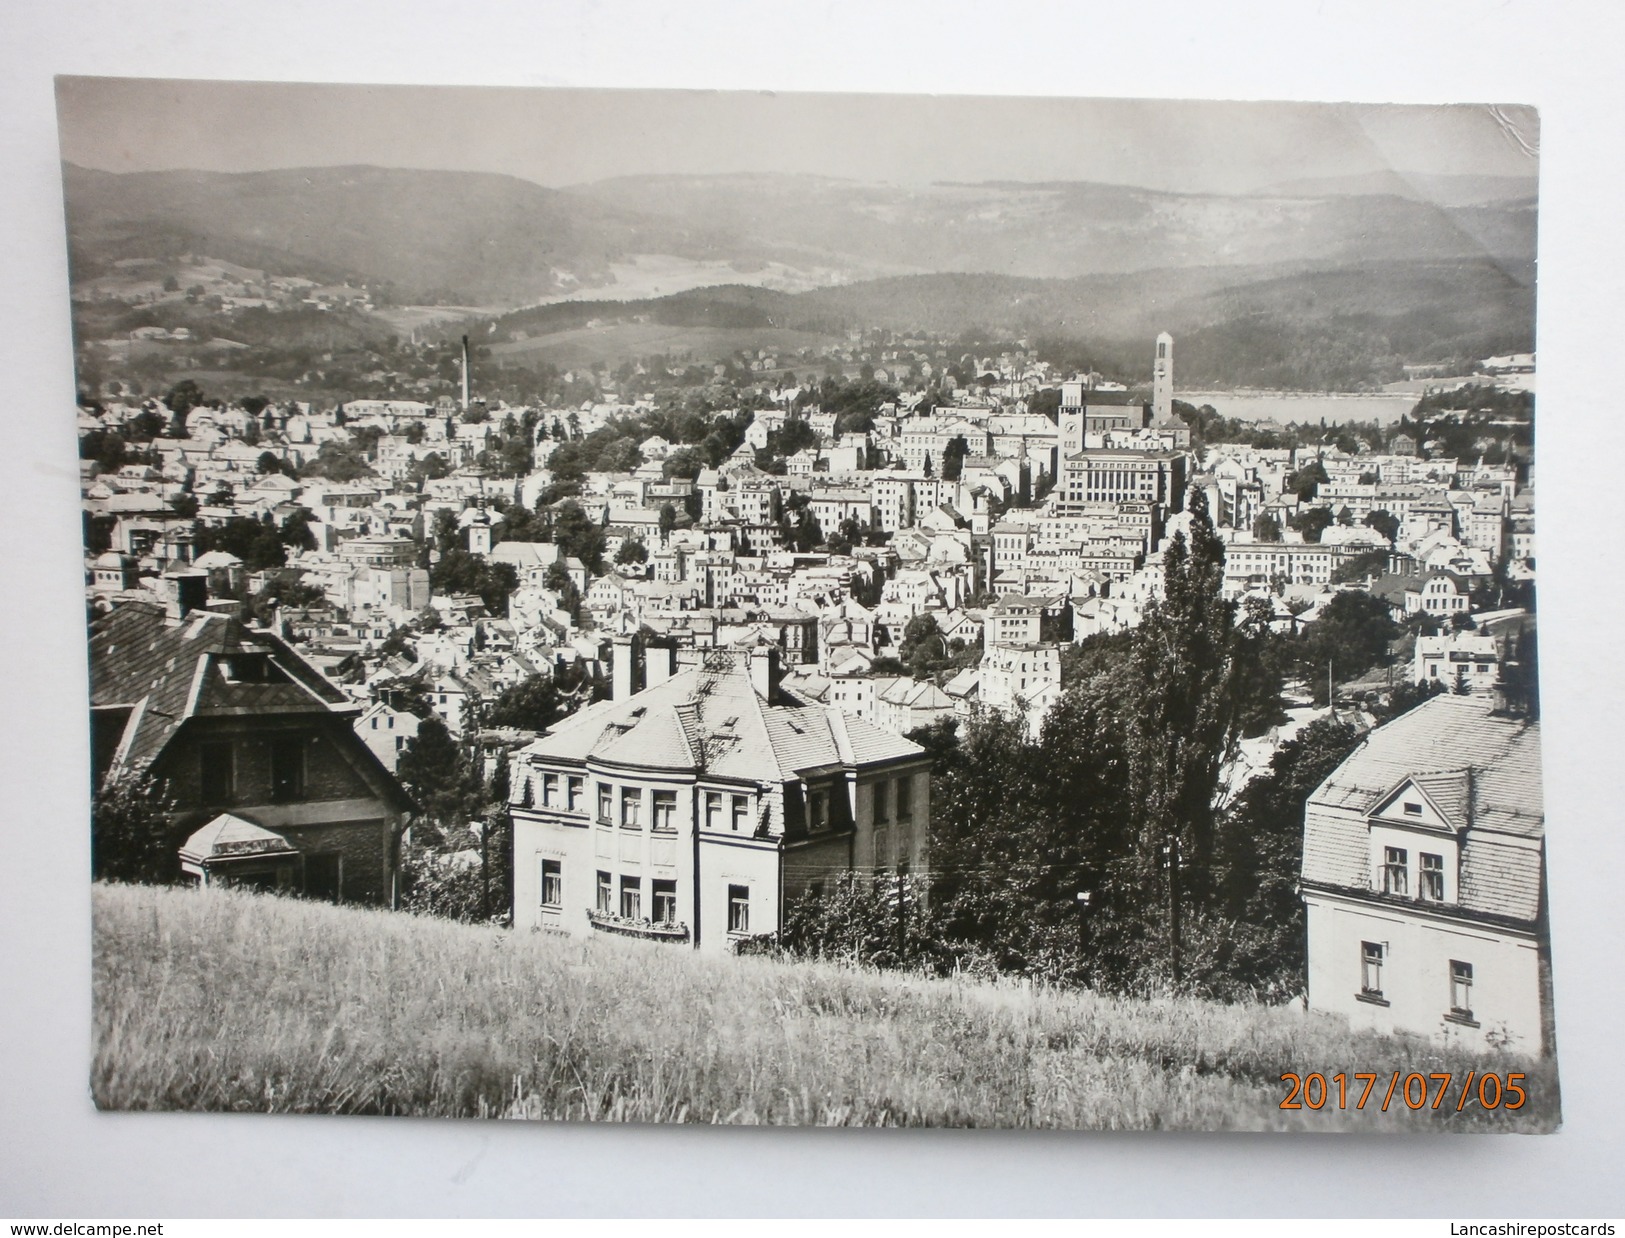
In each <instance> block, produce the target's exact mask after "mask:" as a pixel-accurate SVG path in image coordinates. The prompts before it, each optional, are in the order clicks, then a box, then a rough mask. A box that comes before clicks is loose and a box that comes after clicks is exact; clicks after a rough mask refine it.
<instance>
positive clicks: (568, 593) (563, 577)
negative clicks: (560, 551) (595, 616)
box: [542, 562, 581, 625]
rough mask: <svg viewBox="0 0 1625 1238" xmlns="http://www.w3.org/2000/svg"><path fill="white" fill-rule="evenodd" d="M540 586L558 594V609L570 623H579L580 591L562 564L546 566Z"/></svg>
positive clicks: (556, 563)
mask: <svg viewBox="0 0 1625 1238" xmlns="http://www.w3.org/2000/svg"><path fill="white" fill-rule="evenodd" d="M542 584H543V585H544V586H546V587H547V588H548V589H550V590H552V591H553V592H554V593H556V594H558V598H559V609H560V610H562V611H566V612H567V613H568V614H569V616H570V622H571V623H574V624H577V625H579V624H580V623H581V590H580V589H578V588H576V582H575V581H574V580H573V579H571V577H570V572H569V569H568V568H566V567H565V566H564V564H563V563H560V562H553V563H550V564H548V567H547V571H546V572H545V573H544V574H543V576H542Z"/></svg>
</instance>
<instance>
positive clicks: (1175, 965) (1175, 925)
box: [1162, 836, 1180, 989]
mask: <svg viewBox="0 0 1625 1238" xmlns="http://www.w3.org/2000/svg"><path fill="white" fill-rule="evenodd" d="M1162 858H1163V862H1164V863H1165V864H1166V865H1167V866H1168V935H1169V961H1170V963H1171V964H1172V971H1173V978H1174V988H1176V989H1177V988H1178V987H1179V982H1180V958H1179V947H1180V942H1179V838H1178V837H1177V836H1171V837H1170V838H1169V839H1168V841H1167V842H1165V843H1163V845H1162Z"/></svg>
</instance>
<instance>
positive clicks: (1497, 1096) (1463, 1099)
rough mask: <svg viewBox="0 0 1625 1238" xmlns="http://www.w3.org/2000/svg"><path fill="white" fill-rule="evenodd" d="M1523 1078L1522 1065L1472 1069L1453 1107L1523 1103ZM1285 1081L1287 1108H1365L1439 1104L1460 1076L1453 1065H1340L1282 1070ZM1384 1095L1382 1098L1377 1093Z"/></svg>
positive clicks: (1514, 1106) (1508, 1106) (1525, 1096)
mask: <svg viewBox="0 0 1625 1238" xmlns="http://www.w3.org/2000/svg"><path fill="white" fill-rule="evenodd" d="M1523 1079H1524V1076H1523V1074H1522V1073H1521V1072H1517V1071H1513V1072H1511V1073H1508V1074H1506V1075H1500V1074H1497V1073H1495V1072H1494V1071H1484V1072H1483V1073H1479V1072H1478V1071H1476V1070H1469V1071H1468V1072H1467V1074H1466V1075H1465V1076H1464V1077H1463V1078H1462V1079H1461V1081H1460V1083H1461V1088H1460V1091H1458V1092H1456V1093H1454V1099H1455V1104H1454V1105H1452V1106H1451V1108H1453V1109H1455V1110H1456V1111H1457V1112H1458V1113H1459V1112H1460V1111H1461V1110H1462V1109H1463V1108H1464V1107H1465V1106H1467V1105H1468V1104H1472V1103H1477V1104H1478V1105H1479V1107H1480V1108H1483V1109H1522V1108H1523V1107H1524V1105H1525V1104H1527V1103H1528V1101H1529V1095H1528V1093H1527V1092H1525V1091H1524V1088H1523ZM1281 1082H1282V1083H1284V1084H1286V1085H1287V1094H1286V1097H1285V1098H1284V1099H1283V1100H1282V1101H1281V1104H1280V1108H1282V1109H1325V1108H1328V1107H1329V1108H1333V1109H1364V1108H1365V1106H1366V1102H1367V1101H1370V1102H1371V1103H1373V1104H1376V1105H1377V1107H1378V1108H1380V1109H1381V1110H1382V1111H1383V1112H1384V1113H1386V1112H1388V1107H1389V1106H1390V1105H1392V1104H1394V1103H1395V1102H1396V1101H1397V1102H1399V1103H1402V1104H1403V1105H1404V1106H1405V1107H1406V1108H1407V1109H1438V1108H1440V1107H1442V1106H1443V1105H1444V1104H1445V1099H1446V1097H1447V1096H1449V1095H1451V1088H1452V1085H1454V1084H1455V1083H1456V1082H1457V1080H1456V1076H1455V1074H1454V1072H1451V1071H1433V1072H1430V1073H1428V1074H1423V1073H1422V1072H1420V1071H1412V1072H1411V1073H1410V1074H1406V1073H1405V1072H1403V1071H1398V1070H1396V1071H1394V1072H1393V1073H1392V1075H1389V1076H1386V1077H1385V1076H1383V1075H1378V1074H1370V1073H1366V1072H1364V1071H1356V1072H1353V1073H1347V1072H1343V1071H1339V1072H1338V1073H1337V1074H1335V1075H1330V1076H1328V1075H1324V1074H1321V1073H1320V1072H1318V1071H1317V1072H1315V1073H1313V1074H1308V1075H1296V1074H1291V1073H1287V1074H1284V1075H1282V1076H1281ZM1383 1085H1386V1086H1385V1087H1384V1086H1383ZM1379 1095H1380V1097H1381V1100H1380V1101H1378V1100H1377V1099H1376V1098H1377V1096H1379Z"/></svg>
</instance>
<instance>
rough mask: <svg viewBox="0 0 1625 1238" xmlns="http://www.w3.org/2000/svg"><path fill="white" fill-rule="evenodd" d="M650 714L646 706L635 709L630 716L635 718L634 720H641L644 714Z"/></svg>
mask: <svg viewBox="0 0 1625 1238" xmlns="http://www.w3.org/2000/svg"><path fill="white" fill-rule="evenodd" d="M648 712H649V710H648V708H647V707H646V706H643V705H639V706H638V707H637V708H636V709H634V710H633V711H632V712H631V714H630V715H629V716H630V717H633V718H641V717H643V715H644V714H646V713H648Z"/></svg>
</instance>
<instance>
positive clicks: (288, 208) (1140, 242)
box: [63, 164, 1536, 306]
mask: <svg viewBox="0 0 1625 1238" xmlns="http://www.w3.org/2000/svg"><path fill="white" fill-rule="evenodd" d="M63 176H64V185H65V190H66V198H67V215H68V225H69V242H70V249H71V253H72V258H73V274H74V278H75V281H76V282H78V281H84V280H87V279H91V278H94V277H96V276H97V275H99V274H102V273H105V272H106V271H107V270H109V269H110V268H111V267H112V266H113V265H114V264H116V263H119V262H122V261H127V260H131V259H142V258H146V259H153V258H160V259H161V258H172V257H174V256H176V255H177V254H181V253H201V254H208V255H211V256H212V257H214V258H216V259H221V260H225V261H228V262H231V263H235V264H238V265H240V266H243V267H248V268H253V269H258V270H265V271H268V272H270V273H272V274H276V275H292V276H305V277H311V278H317V279H322V280H333V279H348V280H350V281H352V282H354V283H358V284H367V285H368V286H369V287H373V288H375V289H376V288H382V289H383V290H384V291H386V292H387V293H388V295H389V298H390V299H392V300H395V301H398V302H416V303H424V302H435V303H440V304H455V305H481V306H512V305H522V304H526V303H535V302H538V301H542V300H545V299H548V298H550V297H554V296H558V295H560V294H563V293H567V292H568V293H577V292H579V291H580V290H582V289H587V290H591V289H594V288H600V287H602V288H606V289H608V288H610V287H612V286H613V285H614V284H615V283H616V281H617V279H618V278H621V277H624V276H625V274H626V271H625V269H624V268H625V264H628V263H632V262H634V261H635V259H636V258H637V256H639V255H643V256H659V257H661V258H662V260H663V261H667V262H673V261H675V262H677V263H678V264H679V265H681V264H685V263H686V264H690V267H691V268H692V264H698V263H708V264H715V265H716V266H717V267H719V268H720V277H719V278H701V279H697V280H692V281H690V286H692V283H693V282H703V283H715V282H727V281H728V279H730V278H731V277H732V276H737V277H738V282H741V283H770V284H771V283H773V282H774V280H777V281H778V286H783V287H809V286H816V285H820V284H828V283H831V282H835V283H853V282H862V281H866V280H870V279H874V278H878V277H881V276H888V275H931V274H943V273H949V272H990V273H994V274H997V275H1001V276H1007V277H1024V278H1032V279H1061V280H1069V279H1074V278H1077V277H1080V276H1096V275H1110V274H1119V275H1121V274H1126V273H1137V272H1146V271H1156V270H1168V269H1188V270H1192V271H1196V272H1200V271H1201V270H1203V269H1207V268H1227V269H1233V270H1241V269H1244V268H1248V267H1255V266H1258V265H1260V264H1279V263H1291V264H1296V265H1297V266H1299V267H1328V266H1334V265H1339V266H1340V265H1348V264H1365V263H1374V262H1375V263H1381V262H1391V261H1404V262H1421V263H1433V262H1443V261H1477V260H1488V261H1490V262H1492V263H1497V264H1500V265H1502V266H1507V267H1509V268H1516V267H1519V266H1522V265H1525V264H1527V263H1529V262H1531V261H1532V260H1533V258H1534V246H1535V218H1536V216H1535V205H1534V202H1533V200H1532V199H1527V198H1525V199H1521V200H1517V199H1514V200H1504V199H1497V200H1491V201H1485V202H1479V203H1473V204H1467V205H1452V206H1445V205H1441V204H1439V203H1437V202H1434V201H1430V200H1427V199H1425V198H1420V199H1419V198H1416V197H1407V196H1402V195H1400V194H1395V193H1348V194H1344V193H1320V194H1315V193H1307V192H1299V193H1280V194H1265V195H1259V194H1254V195H1222V194H1179V193H1169V192H1166V191H1158V190H1150V189H1140V188H1134V187H1130V186H1121V185H1098V184H1090V183H1070V182H1067V183H1057V184H1019V183H996V184H972V185H964V184H933V185H924V186H902V185H890V184H871V183H862V182H856V181H843V180H835V179H831V178H825V177H813V176H782V175H754V176H701V177H625V178H619V179H616V180H612V181H604V182H600V183H597V184H593V185H586V186H578V187H574V188H570V189H565V190H555V189H548V188H544V187H543V186H541V185H538V184H535V183H533V182H530V181H526V180H522V179H519V178H517V177H512V176H504V175H496V174H490V173H471V172H443V171H425V170H416V169H402V168H378V167H361V166H357V167H337V168H292V169H277V170H273V171H264V172H243V173H220V172H194V171H163V172H139V173H124V174H115V173H109V172H100V171H94V170H90V169H86V168H81V167H77V166H74V165H72V164H68V165H64V168H63ZM617 264H621V265H622V266H623V270H622V271H621V272H620V275H617V273H616V271H615V270H613V269H612V268H613V267H614V266H615V265H617ZM767 264H774V267H773V278H772V279H769V278H767V277H766V276H764V275H763V272H764V270H765V269H766V265H767ZM730 273H731V274H730ZM690 274H692V269H691V270H690ZM1232 282H1234V281H1232ZM673 286H676V285H673V284H670V283H668V284H666V287H667V288H671V287H673ZM622 291H623V293H625V292H627V291H630V293H631V295H637V293H638V292H640V291H644V290H643V289H640V288H633V289H630V290H627V289H624V288H623V290H622ZM649 291H652V289H650V290H649ZM609 295H615V294H614V293H610V294H609Z"/></svg>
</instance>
